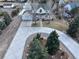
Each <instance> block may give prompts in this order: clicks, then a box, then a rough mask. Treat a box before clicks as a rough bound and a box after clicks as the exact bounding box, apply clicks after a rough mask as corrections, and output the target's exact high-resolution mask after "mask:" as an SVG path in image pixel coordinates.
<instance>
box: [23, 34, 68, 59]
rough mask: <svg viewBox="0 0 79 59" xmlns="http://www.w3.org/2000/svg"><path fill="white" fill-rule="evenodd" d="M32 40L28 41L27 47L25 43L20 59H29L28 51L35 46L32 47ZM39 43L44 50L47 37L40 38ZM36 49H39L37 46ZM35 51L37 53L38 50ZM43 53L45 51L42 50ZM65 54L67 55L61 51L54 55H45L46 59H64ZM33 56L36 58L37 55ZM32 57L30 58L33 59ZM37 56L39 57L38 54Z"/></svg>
mask: <svg viewBox="0 0 79 59" xmlns="http://www.w3.org/2000/svg"><path fill="white" fill-rule="evenodd" d="M43 35H44V34H43ZM32 36H33V35H32ZM33 38H34V37H33ZM33 38H32V39H31V40H32V41H30V43H29V45H28V46H27V42H26V44H25V48H24V52H23V57H22V59H29V58H28V56H29V52H30V49H32V48H33V49H35V48H34V46H35V45H34V46H33V42H34V39H33ZM39 42H40V45H41V47H42V48H45V46H46V43H47V37H40V39H39ZM35 44H36V43H35ZM36 45H38V44H36ZM37 48H38V49H39V46H38V47H37ZM36 51H38V50H36ZM44 51H46V50H44ZM38 52H39V51H38ZM32 53H33V51H32ZM65 54H67V53H66V52H64V51H62V50H58V52H56V54H55V55H50V54H48V53H47V55H48V57H47V58H46V59H62V58H64V59H66V58H68V57H67V56H66V55H65ZM33 56H36V57H37V55H34V54H33ZM33 56H32V58H33ZM39 56H40V54H39ZM52 56H53V57H52ZM61 56H62V58H61ZM42 59H43V57H42Z"/></svg>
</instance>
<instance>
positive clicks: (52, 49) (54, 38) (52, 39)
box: [46, 31, 59, 55]
mask: <svg viewBox="0 0 79 59" xmlns="http://www.w3.org/2000/svg"><path fill="white" fill-rule="evenodd" d="M46 47H47V50H48V53H49V54H50V55H55V54H56V52H57V51H58V50H59V40H58V34H57V33H56V31H53V32H51V33H50V35H49V37H48V38H47V44H46Z"/></svg>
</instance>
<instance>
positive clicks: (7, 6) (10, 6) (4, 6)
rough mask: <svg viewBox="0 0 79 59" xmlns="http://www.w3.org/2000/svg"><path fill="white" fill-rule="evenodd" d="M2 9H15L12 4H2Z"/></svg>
mask: <svg viewBox="0 0 79 59" xmlns="http://www.w3.org/2000/svg"><path fill="white" fill-rule="evenodd" d="M3 8H15V5H14V4H4V5H3Z"/></svg>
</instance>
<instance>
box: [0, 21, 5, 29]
mask: <svg viewBox="0 0 79 59" xmlns="http://www.w3.org/2000/svg"><path fill="white" fill-rule="evenodd" d="M5 27H6V24H5V22H1V21H0V30H3V29H5Z"/></svg>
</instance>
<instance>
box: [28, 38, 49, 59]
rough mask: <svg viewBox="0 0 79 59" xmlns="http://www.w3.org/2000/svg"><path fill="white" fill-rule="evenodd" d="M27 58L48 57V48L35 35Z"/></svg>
mask: <svg viewBox="0 0 79 59" xmlns="http://www.w3.org/2000/svg"><path fill="white" fill-rule="evenodd" d="M27 59H48V54H47V49H46V48H45V47H42V46H41V43H40V41H39V40H38V39H36V38H35V37H34V39H33V41H32V43H31V48H30V50H29V56H28V57H27Z"/></svg>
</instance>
